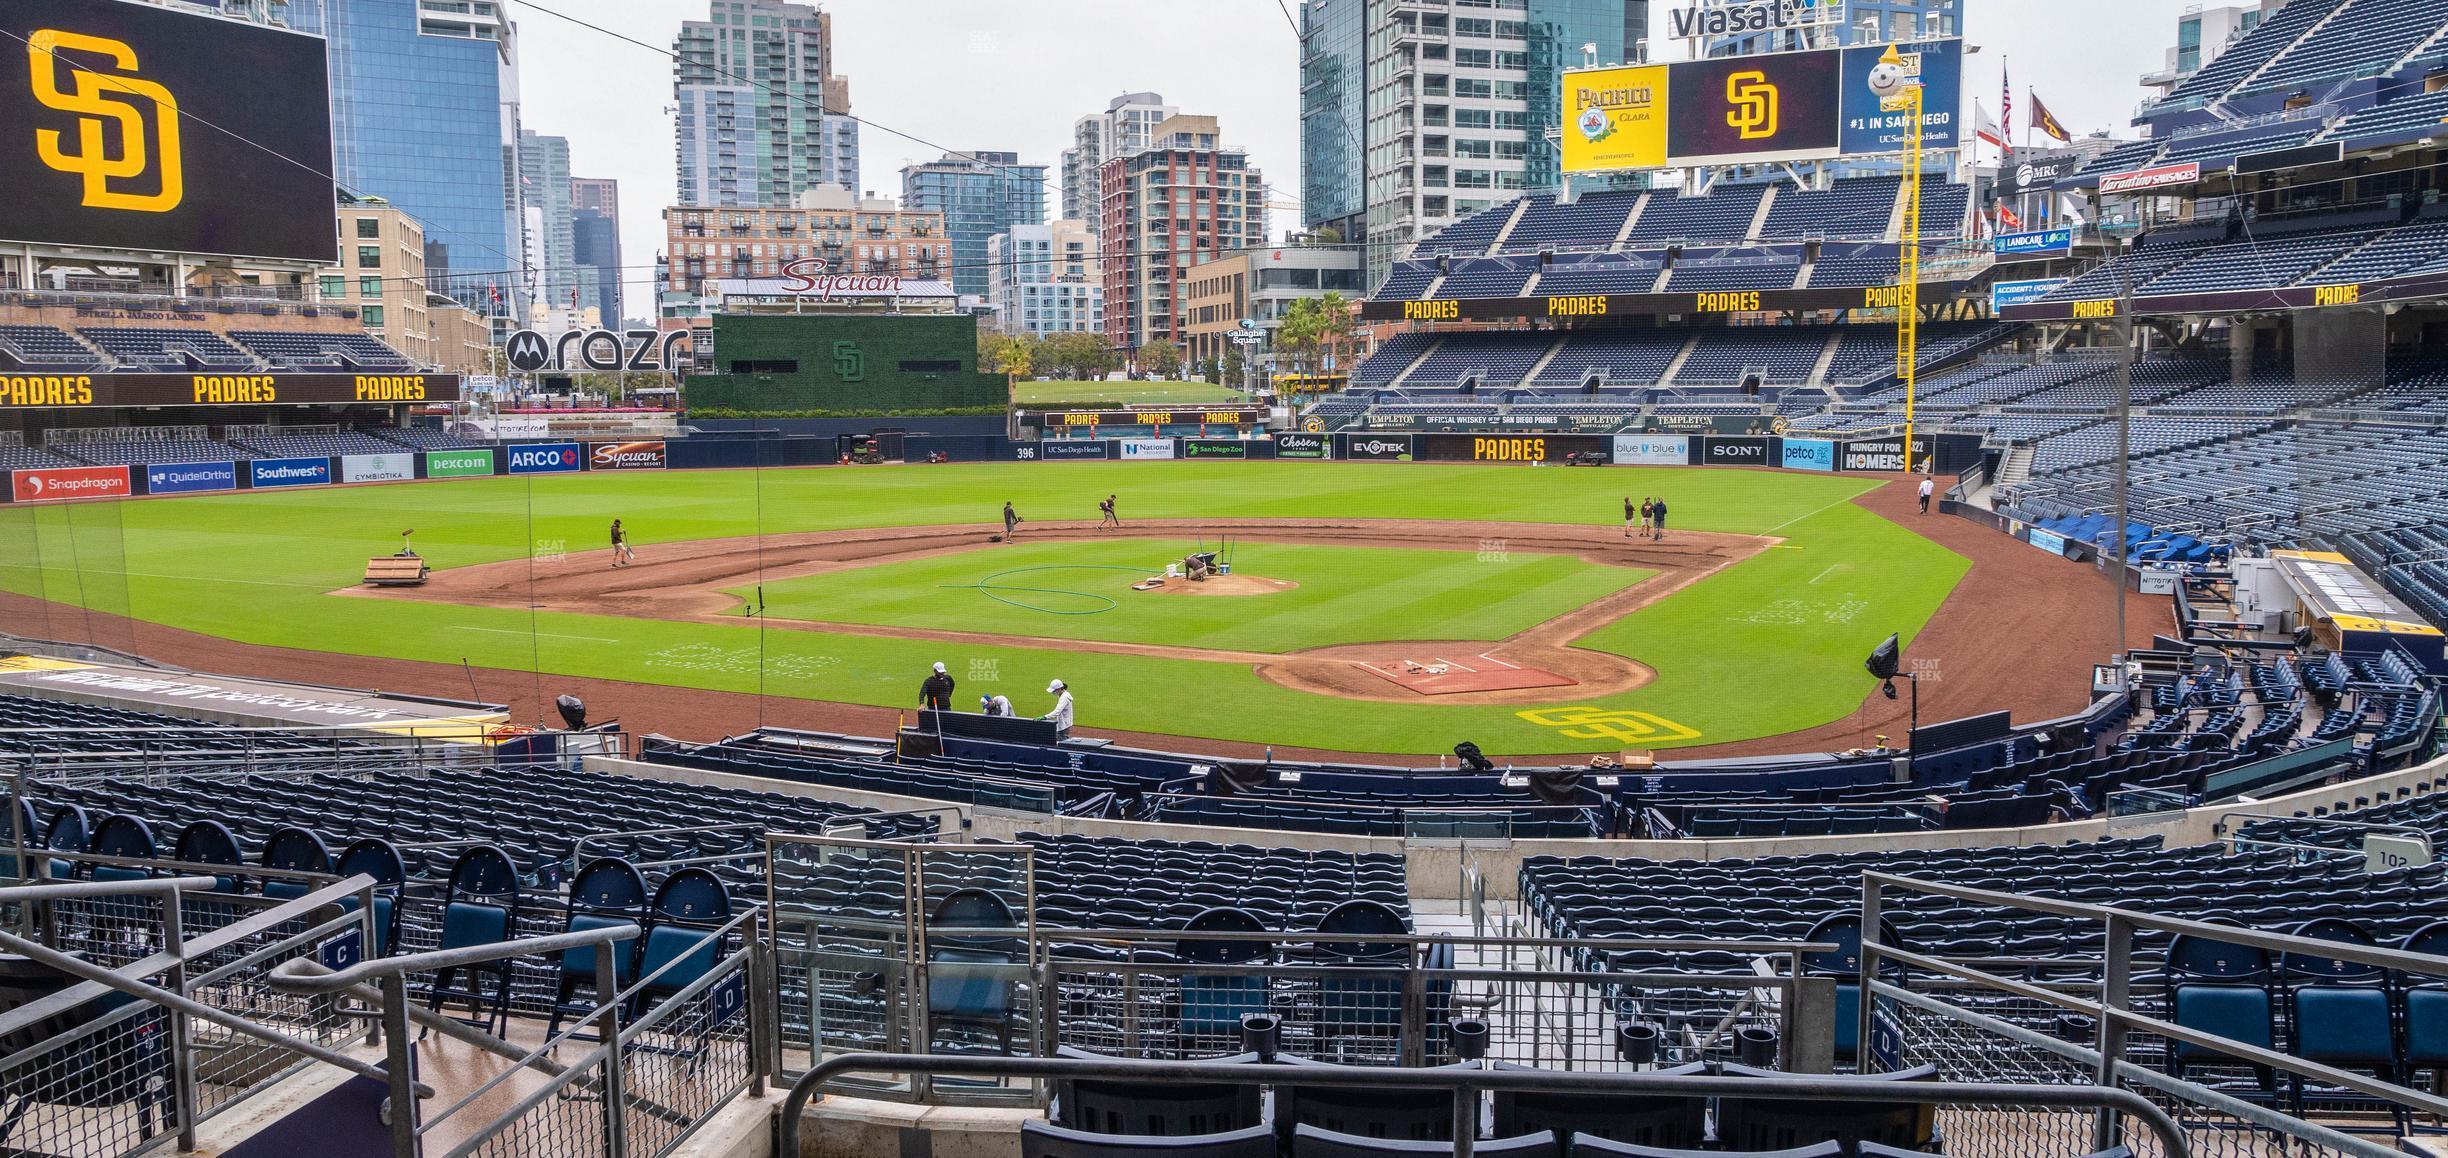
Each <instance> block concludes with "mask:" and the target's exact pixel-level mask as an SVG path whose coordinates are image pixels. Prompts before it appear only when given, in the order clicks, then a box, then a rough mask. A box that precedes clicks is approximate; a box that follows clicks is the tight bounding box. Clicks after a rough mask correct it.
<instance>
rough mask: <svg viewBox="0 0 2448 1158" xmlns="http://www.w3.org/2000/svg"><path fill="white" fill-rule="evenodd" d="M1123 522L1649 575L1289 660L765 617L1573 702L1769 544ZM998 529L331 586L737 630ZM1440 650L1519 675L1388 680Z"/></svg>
mask: <svg viewBox="0 0 2448 1158" xmlns="http://www.w3.org/2000/svg"><path fill="white" fill-rule="evenodd" d="M1127 531H1128V533H1129V534H1130V535H1132V536H1134V537H1136V536H1146V537H1151V538H1185V537H1190V536H1195V535H1200V534H1207V535H1216V534H1229V535H1231V536H1232V537H1233V538H1235V539H1237V540H1240V541H1242V542H1263V543H1304V544H1318V545H1330V546H1337V547H1396V548H1408V549H1413V550H1437V551H1478V550H1482V549H1484V545H1485V544H1487V543H1489V542H1494V541H1501V542H1503V543H1504V550H1506V551H1507V552H1513V553H1520V554H1524V555H1570V556H1574V557H1576V558H1580V559H1583V560H1586V561H1588V562H1591V563H1594V564H1598V565H1601V566H1612V567H1636V568H1640V569H1642V570H1647V571H1654V572H1656V574H1655V575H1652V576H1650V577H1649V578H1646V579H1644V580H1642V581H1641V582H1638V583H1635V584H1633V585H1632V586H1630V587H1627V588H1625V589H1623V590H1621V591H1618V592H1616V593H1614V594H1612V595H1609V596H1606V597H1605V598H1602V599H1597V600H1594V601H1592V602H1590V603H1587V604H1584V605H1582V606H1580V607H1575V608H1572V609H1570V610H1568V611H1565V612H1564V613H1562V614H1560V615H1557V616H1556V617H1554V618H1552V619H1549V620H1546V621H1545V622H1542V623H1538V624H1535V625H1533V626H1531V627H1530V628H1528V629H1526V630H1524V631H1521V632H1518V633H1516V634H1514V635H1512V636H1510V637H1507V638H1505V639H1501V640H1463V641H1456V640H1393V641H1386V642H1373V643H1365V644H1347V645H1341V646H1335V647H1323V648H1314V649H1310V650H1307V651H1297V652H1285V653H1275V652H1252V651H1229V650H1223V649H1217V648H1203V647H1176V646H1170V645H1166V644H1152V643H1126V642H1115V641H1106V640H1081V639H1064V638H1056V637H1043V636H1028V635H1015V634H1009V633H1004V632H974V631H951V630H942V629H936V628H923V627H892V626H881V625H876V624H867V623H848V622H828V621H820V620H800V619H778V618H772V617H768V618H767V619H766V620H765V624H766V626H768V627H779V628H790V629H794V630H802V631H818V632H827V633H832V634H840V635H869V636H882V637H885V638H891V639H922V640H931V641H937V642H945V643H966V644H992V645H1003V646H1012V647H1039V648H1047V649H1051V650H1061V651H1086V652H1101V653H1106V654H1112V655H1140V656H1148V657H1152V658H1160V659H1187V660H1198V661H1203V662H1208V663H1230V664H1242V665H1247V666H1248V667H1249V668H1250V670H1252V671H1254V672H1256V673H1257V674H1258V675H1259V676H1260V677H1262V678H1264V679H1267V680H1270V681H1272V682H1274V683H1277V684H1281V685H1283V686H1284V687H1288V688H1292V689H1294V690H1296V691H1303V692H1309V693H1312V694H1315V695H1324V696H1336V697H1339V698H1343V699H1355V700H1374V701H1377V702H1380V703H1417V702H1418V701H1419V699H1420V697H1422V696H1434V697H1436V700H1437V702H1438V703H1447V704H1542V703H1548V702H1551V701H1552V700H1553V699H1554V698H1555V695H1556V692H1555V689H1557V688H1572V689H1573V692H1574V694H1576V695H1587V696H1604V695H1613V694H1616V693H1619V692H1625V691H1630V690H1632V689H1633V688H1637V687H1639V686H1641V685H1642V684H1645V683H1647V682H1649V681H1650V679H1652V678H1654V675H1655V673H1653V672H1652V671H1651V670H1650V669H1649V668H1648V667H1647V666H1646V665H1643V664H1640V663H1637V662H1635V661H1633V660H1631V659H1627V658H1625V657H1623V656H1620V655H1615V654H1612V653H1609V652H1602V651H1591V650H1588V649H1585V648H1578V647H1574V646H1572V642H1573V641H1574V640H1576V639H1579V638H1581V637H1582V636H1584V635H1587V634H1589V633H1590V632H1592V631H1594V630H1596V629H1598V628H1600V627H1603V626H1605V625H1607V624H1609V623H1613V622H1614V621H1616V620H1618V619H1621V618H1623V617H1624V616H1626V615H1629V614H1631V613H1632V612H1633V611H1636V610H1638V609H1640V608H1641V607H1643V606H1646V605H1647V604H1649V603H1652V602H1655V601H1656V600H1659V599H1663V598H1665V597H1666V596H1668V595H1671V594H1673V593H1674V592H1676V591H1679V590H1682V589H1683V588H1684V587H1686V586H1689V585H1690V584H1692V583H1696V582H1698V581H1700V580H1701V579H1704V578H1707V577H1708V576H1709V575H1712V574H1715V573H1716V572H1717V571H1718V570H1719V569H1721V568H1724V567H1726V566H1729V565H1731V564H1733V563H1736V562H1740V561H1741V560H1744V559H1748V558H1750V557H1751V556H1752V555H1754V554H1757V553H1758V552H1760V551H1763V550H1765V549H1767V548H1768V547H1769V546H1771V545H1773V544H1774V543H1775V540H1773V539H1769V538H1765V537H1761V536H1753V535H1725V534H1714V533H1709V532H1701V531H1678V532H1675V533H1674V536H1673V538H1671V539H1668V540H1666V541H1665V542H1662V543H1661V542H1650V541H1648V540H1645V539H1637V538H1627V537H1625V536H1624V535H1623V534H1622V533H1621V532H1620V531H1619V530H1617V529H1615V528H1612V527H1587V526H1568V525H1555V524H1547V523H1463V522H1441V521H1436V520H1429V519H1339V520H1338V519H1172V520H1167V519H1153V520H1143V521H1139V522H1134V523H1131V524H1130V525H1129V527H1128V528H1127ZM1112 537H1113V536H1112V534H1111V533H1110V532H1103V531H1099V530H1098V529H1097V526H1096V524H1094V523H1089V522H1076V523H1047V524H1029V525H1027V526H1026V527H1025V528H1024V529H1023V530H1022V532H1021V534H1020V536H1019V539H1020V541H1021V542H1062V541H1082V542H1086V541H1101V540H1107V539H1111V538H1112ZM994 538H995V536H994V533H993V532H992V531H990V530H987V529H983V528H979V527H962V526H954V527H940V526H939V527H886V528H874V529H866V530H856V531H820V532H809V533H802V534H790V535H766V536H763V537H761V538H739V539H701V540H695V541H691V542H685V543H670V544H664V545H660V546H653V547H647V548H643V549H641V550H640V551H639V552H638V562H637V563H635V564H633V565H631V566H627V567H618V568H616V567H613V566H612V565H611V552H610V551H609V550H604V551H589V552H581V553H578V554H572V555H565V556H562V557H560V558H557V559H552V560H539V561H532V562H531V561H530V560H526V559H511V560H506V561H503V562H500V563H483V564H478V565H476V566H472V567H453V568H448V569H445V570H441V571H436V572H435V573H434V575H433V578H432V579H431V580H430V581H428V582H427V583H426V584H425V585H424V586H422V587H364V586H352V587H345V588H342V589H340V590H338V591H335V592H333V594H335V595H343V596H349V597H355V598H365V599H405V600H410V601H417V602H436V601H439V602H446V603H464V604H471V605H475V606H481V607H509V608H516V609H520V610H526V609H528V608H534V609H537V610H542V611H566V612H573V613H577V614H592V615H627V616H634V617H637V618H641V619H664V620H687V621H692V622H699V623H709V624H722V625H728V626H735V627H736V626H739V625H741V624H742V623H746V622H753V621H751V620H746V619H743V618H742V617H741V616H739V615H737V614H735V613H736V612H737V611H739V610H740V600H739V597H738V596H736V595H733V594H731V592H730V590H729V589H731V588H737V587H746V586H753V585H756V584H759V583H771V582H774V581H776V580H782V579H793V578H798V577H800V576H805V575H821V574H827V573H830V572H836V571H844V570H851V569H855V568H862V567H876V566H882V565H884V564H888V563H899V562H904V561H907V560H910V559H921V558H929V557H933V556H938V555H947V554H954V553H960V552H982V553H987V554H988V557H991V552H992V551H994V550H995V548H996V546H997V544H996V543H995V541H994ZM1232 580H1245V581H1244V582H1239V583H1233V584H1232V586H1233V588H1235V589H1237V590H1238V591H1239V592H1240V593H1242V594H1245V595H1247V594H1262V593H1263V591H1265V590H1268V589H1281V586H1288V585H1279V586H1276V587H1273V588H1269V587H1267V586H1266V581H1264V580H1258V579H1256V577H1243V576H1228V577H1225V578H1223V579H1219V580H1216V581H1215V582H1217V583H1218V584H1219V586H1217V587H1216V588H1215V589H1214V591H1213V592H1212V594H1211V595H1210V597H1221V596H1225V595H1229V594H1231V593H1232V592H1231V591H1228V590H1227V589H1226V588H1225V587H1224V586H1222V584H1225V583H1227V582H1230V581H1232ZM1169 586H1171V587H1172V588H1173V589H1176V590H1179V589H1185V588H1187V589H1192V590H1195V589H1198V588H1200V587H1203V586H1205V585H1204V584H1192V583H1187V582H1178V583H1175V584H1171V585H1169ZM1114 588H1115V591H1114V594H1115V597H1116V598H1145V597H1150V595H1151V593H1149V592H1134V591H1131V590H1129V584H1128V583H1127V582H1125V581H1121V580H1117V581H1116V582H1115V583H1114ZM1438 656H1462V657H1471V658H1473V659H1477V660H1481V661H1486V662H1484V663H1471V664H1468V665H1467V666H1470V667H1485V668H1487V669H1490V670H1501V669H1505V668H1510V669H1512V671H1513V673H1514V674H1513V675H1511V676H1510V677H1490V678H1486V679H1481V680H1470V679H1452V680H1446V681H1430V682H1426V683H1419V682H1414V681H1411V680H1407V679H1399V678H1393V677H1391V676H1388V675H1387V674H1386V671H1387V670H1389V669H1397V670H1398V669H1400V668H1401V667H1402V665H1403V663H1404V661H1405V660H1406V659H1408V658H1410V657H1422V658H1423V659H1425V660H1427V661H1429V662H1433V661H1434V658H1435V657H1438ZM1449 674H1452V675H1460V674H1462V673H1460V672H1449Z"/></svg>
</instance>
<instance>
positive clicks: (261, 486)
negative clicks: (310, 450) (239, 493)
mask: <svg viewBox="0 0 2448 1158" xmlns="http://www.w3.org/2000/svg"><path fill="white" fill-rule="evenodd" d="M331 480H332V473H331V460H330V459H328V458H259V459H256V460H255V461H253V462H250V463H248V464H247V485H249V486H252V487H254V488H255V489H256V490H259V491H260V490H270V489H272V488H274V487H319V486H322V485H324V484H326V483H329V482H330V481H331Z"/></svg>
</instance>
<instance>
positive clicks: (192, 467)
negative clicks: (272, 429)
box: [144, 462, 238, 495]
mask: <svg viewBox="0 0 2448 1158" xmlns="http://www.w3.org/2000/svg"><path fill="white" fill-rule="evenodd" d="M144 472H145V493H146V494H148V495H183V494H192V493H194V492H196V491H234V490H237V489H238V464H237V463H234V462H174V463H168V464H164V465H161V466H148V467H146V468H144Z"/></svg>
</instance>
